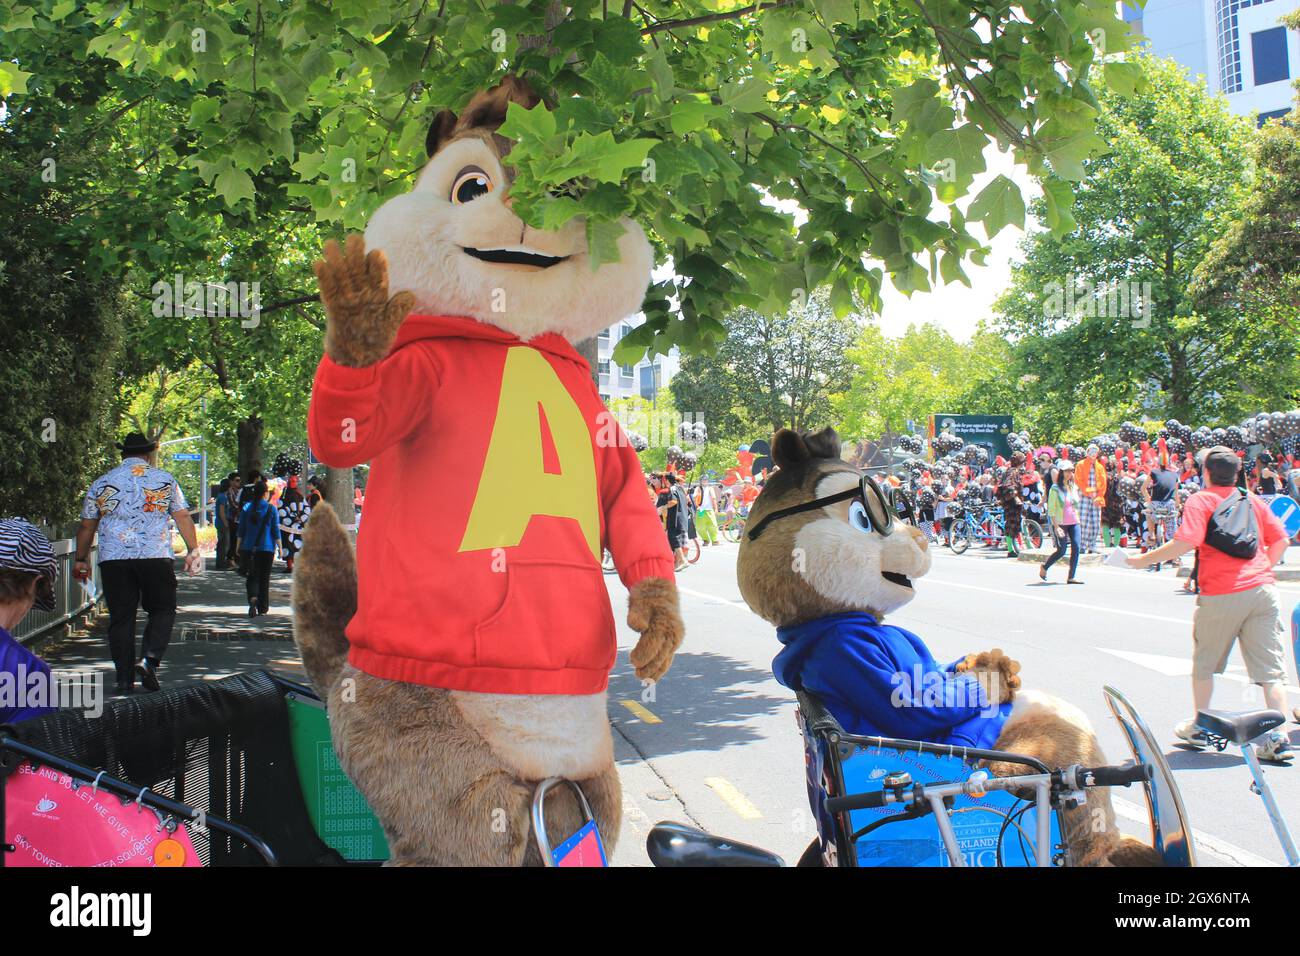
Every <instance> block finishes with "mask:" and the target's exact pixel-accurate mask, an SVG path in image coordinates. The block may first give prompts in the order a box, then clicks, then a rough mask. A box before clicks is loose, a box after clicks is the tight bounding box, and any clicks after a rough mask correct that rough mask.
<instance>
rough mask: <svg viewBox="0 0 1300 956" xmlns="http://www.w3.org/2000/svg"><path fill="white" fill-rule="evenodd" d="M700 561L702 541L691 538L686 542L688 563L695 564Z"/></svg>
mask: <svg viewBox="0 0 1300 956" xmlns="http://www.w3.org/2000/svg"><path fill="white" fill-rule="evenodd" d="M698 560H700V539H699V538H691V540H690V541H687V542H686V562H687V563H688V564H694V563H695V562H696V561H698Z"/></svg>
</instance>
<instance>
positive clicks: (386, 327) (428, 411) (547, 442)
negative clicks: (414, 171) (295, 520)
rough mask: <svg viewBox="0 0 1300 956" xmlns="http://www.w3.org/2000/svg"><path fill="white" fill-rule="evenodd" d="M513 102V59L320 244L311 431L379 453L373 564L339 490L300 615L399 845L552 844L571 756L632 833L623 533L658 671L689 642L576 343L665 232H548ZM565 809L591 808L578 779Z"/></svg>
mask: <svg viewBox="0 0 1300 956" xmlns="http://www.w3.org/2000/svg"><path fill="white" fill-rule="evenodd" d="M511 102H514V103H519V104H521V105H522V106H524V107H525V108H531V107H533V106H534V105H536V104H537V103H538V98H537V96H536V95H535V94H534V93H533V91H532V90H530V89H529V88H528V87H527V86H526V85H525V84H524V83H523V82H522V81H520V80H517V79H515V78H513V77H507V78H506V79H504V80H503V81H502V82H501V83H500V84H498V85H497V86H495V87H493V88H492V89H490V90H487V91H486V92H481V93H479V94H477V95H476V96H475V97H474V98H473V99H472V100H471V101H470V103H469V105H468V106H467V107H466V108H465V109H464V110H463V111H462V112H461V114H460V116H459V117H457V116H456V115H454V114H453V113H451V112H450V111H443V112H442V113H440V114H439V115H438V117H437V118H436V119H435V120H434V122H433V126H432V128H431V129H430V131H429V136H428V141H427V147H428V154H429V157H430V158H429V161H428V164H427V165H426V166H425V167H424V169H423V171H422V172H421V173H420V175H419V178H418V179H417V181H416V184H415V187H414V189H413V190H412V191H411V192H409V193H407V194H405V195H403V196H399V197H397V198H395V199H392V200H390V201H389V202H387V203H385V204H384V205H383V206H382V207H381V208H380V209H379V210H378V211H376V212H375V214H374V216H373V217H372V218H371V220H370V223H369V224H368V226H367V228H366V234H365V240H364V242H363V241H362V239H361V237H360V236H350V237H349V238H348V240H347V243H346V245H345V246H344V247H343V248H342V249H339V247H338V246H337V245H336V244H334V243H333V242H330V243H327V244H326V246H325V257H324V260H323V261H322V262H318V263H317V264H316V275H317V278H318V279H319V281H320V290H321V300H322V301H323V302H324V304H325V310H326V314H327V316H328V326H327V330H326V335H325V355H324V357H323V358H322V359H321V363H320V367H319V369H318V370H317V373H316V381H315V385H314V387H313V390H312V398H311V410H310V414H309V420H308V429H309V433H310V436H311V445H312V449H313V450H314V451H315V453H316V454H317V455H318V456H319V457H320V458H321V460H323V461H324V462H326V463H327V464H329V465H331V466H334V467H351V466H353V465H356V464H358V463H361V462H365V461H370V462H371V463H372V467H371V473H370V482H369V488H368V493H367V496H366V505H365V521H364V522H362V525H361V529H360V532H359V534H358V540H357V556H356V564H355V566H354V564H353V559H352V554H351V549H350V547H349V544H348V540H347V537H346V534H345V532H344V530H343V529H342V528H341V526H340V525H339V522H338V520H337V519H336V518H335V516H334V515H333V513H332V512H331V511H329V509H324V508H322V509H317V510H316V511H315V512H314V513H313V515H312V518H311V521H310V523H309V524H308V527H307V531H306V534H305V540H304V545H303V551H302V554H301V556H300V557H299V564H298V569H297V571H296V573H295V593H294V611H295V615H296V622H295V637H296V639H297V641H298V646H299V648H300V649H301V651H302V655H303V662H304V664H305V666H306V668H307V672H308V674H309V675H310V677H311V680H312V683H313V684H314V685H315V686H316V688H317V690H318V691H319V692H320V694H321V696H322V697H325V698H327V704H328V710H329V715H330V724H331V733H332V736H333V739H334V746H335V749H336V750H337V751H338V755H339V759H340V761H341V763H342V765H343V768H344V770H345V771H346V772H347V774H348V776H349V777H351V778H352V780H353V782H354V783H355V784H356V785H357V787H358V788H359V789H360V790H361V792H362V793H363V794H364V795H365V797H366V799H367V800H368V801H369V803H370V805H371V807H372V808H373V809H374V811H375V814H376V815H377V816H378V818H379V820H380V822H381V823H382V824H383V827H384V830H385V833H386V834H387V836H388V841H389V847H390V850H391V853H392V861H393V862H394V863H403V864H452V865H465V864H470V865H519V864H521V863H536V862H539V860H540V856H539V853H538V851H537V849H536V847H535V846H534V841H533V840H532V839H531V838H530V827H529V808H530V805H531V801H532V797H533V793H534V789H535V785H536V784H537V782H539V781H541V780H543V779H545V778H548V777H553V776H559V777H565V778H568V779H571V780H575V781H578V782H579V783H580V785H581V786H582V789H583V791H584V792H585V794H586V797H587V799H588V800H589V802H590V803H591V805H592V808H593V810H594V812H595V815H596V819H597V822H598V824H599V826H600V830H601V833H602V836H603V838H604V841H605V844H606V847H607V849H608V848H612V845H613V842H614V840H615V838H616V837H617V834H618V827H619V821H620V813H621V791H620V788H619V783H618V777H617V774H616V772H615V769H614V757H613V743H612V739H611V734H610V728H609V722H608V718H607V716H606V711H605V688H606V684H607V681H608V676H609V672H610V669H611V667H612V666H613V663H614V659H615V655H616V650H617V648H616V643H615V630H614V619H613V614H612V612H611V609H610V604H609V597H608V594H607V592H606V590H605V584H604V580H603V576H602V574H601V567H600V565H601V554H602V550H603V549H604V548H608V549H609V551H610V553H611V554H612V555H613V556H614V560H615V562H616V564H617V567H618V571H619V575H620V577H621V578H622V581H623V583H624V584H625V585H626V586H627V587H628V588H629V589H630V595H629V610H628V623H629V624H630V625H631V626H632V628H633V629H635V630H637V631H639V632H640V635H641V636H640V640H639V641H638V643H637V645H636V648H635V649H634V650H633V651H632V654H631V661H632V664H633V665H634V667H635V668H636V674H637V676H638V677H641V678H643V679H651V680H657V679H658V678H660V677H662V676H663V675H664V673H665V672H666V671H667V670H668V667H669V665H670V664H671V662H672V658H673V653H674V651H675V650H676V649H677V647H678V646H679V645H680V643H681V640H682V630H683V629H682V621H681V617H680V613H679V611H678V599H677V591H676V587H675V585H674V583H673V559H672V555H671V553H670V552H669V550H668V544H667V540H666V538H665V537H664V533H663V529H662V527H661V526H660V524H659V522H658V519H657V516H656V514H655V511H654V509H653V507H652V505H651V503H650V502H649V501H648V500H647V498H646V494H645V484H644V481H643V479H642V476H641V466H640V463H639V461H638V459H637V457H636V454H635V452H634V451H633V449H632V448H631V447H629V445H628V443H627V441H626V440H625V438H624V436H623V433H622V432H621V431H620V430H619V428H618V426H617V424H616V423H615V422H614V421H613V420H612V417H611V416H610V415H609V413H608V412H607V411H605V409H604V407H603V405H602V404H601V401H600V398H599V396H598V394H597V392H596V388H595V386H594V384H593V383H592V380H591V373H590V369H589V367H588V365H587V363H586V362H585V361H584V360H583V359H582V358H581V357H580V356H579V355H578V353H577V352H576V351H575V350H574V348H573V346H572V345H571V344H570V343H572V342H574V341H577V340H580V339H584V338H588V337H590V336H593V335H595V334H596V333H597V332H598V331H599V330H601V329H604V328H607V327H608V326H610V325H612V324H614V323H615V322H617V321H618V320H619V319H621V318H623V317H625V316H627V315H629V314H632V313H634V312H635V311H636V310H637V309H638V308H639V306H640V304H641V300H642V296H643V295H644V293H645V289H646V286H647V284H648V282H649V278H650V267H651V261H652V257H651V252H650V247H649V244H648V243H647V241H646V238H645V234H644V233H643V232H642V230H641V229H640V227H639V226H637V224H636V223H634V222H632V221H631V220H627V219H625V220H623V226H624V230H625V231H624V233H623V235H622V237H621V238H620V239H619V242H618V247H619V261H618V262H613V263H605V264H602V265H601V266H600V267H599V268H597V269H595V270H593V269H592V267H591V263H590V261H589V259H588V256H587V248H586V238H585V229H584V224H583V222H582V221H580V220H573V221H571V222H570V223H568V225H566V226H565V227H564V228H562V229H560V230H558V231H554V232H542V231H538V230H536V229H533V228H532V227H530V226H527V225H525V224H524V222H523V221H522V220H521V219H520V218H519V217H518V216H516V215H515V214H514V212H513V211H512V210H511V199H510V195H509V188H510V183H511V180H512V174H511V169H510V167H509V165H508V153H509V150H510V142H509V141H508V140H506V139H504V138H503V137H501V136H500V135H498V134H497V133H496V130H497V128H498V127H499V126H500V125H501V123H502V122H503V121H504V120H505V116H506V106H507V104H508V103H511ZM367 249H369V250H370V251H369V252H367V251H366V250H367ZM345 626H346V633H345V630H344V628H345ZM547 817H548V820H549V822H550V829H551V833H552V834H553V835H556V836H558V837H567V836H568V835H569V834H571V833H573V832H574V831H575V830H577V829H578V827H579V824H580V822H581V817H580V816H579V813H578V809H577V804H576V801H575V799H574V797H573V796H572V794H571V792H570V791H569V790H568V788H564V787H557V788H553V789H552V791H551V793H550V795H549V796H548V797H547Z"/></svg>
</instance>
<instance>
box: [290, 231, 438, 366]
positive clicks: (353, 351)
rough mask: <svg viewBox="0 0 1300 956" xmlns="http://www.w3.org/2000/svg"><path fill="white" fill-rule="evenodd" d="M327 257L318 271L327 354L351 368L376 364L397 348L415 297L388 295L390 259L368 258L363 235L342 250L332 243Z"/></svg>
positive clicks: (315, 267)
mask: <svg viewBox="0 0 1300 956" xmlns="http://www.w3.org/2000/svg"><path fill="white" fill-rule="evenodd" d="M324 254H325V258H324V259H318V260H317V261H316V262H315V263H314V264H313V265H312V269H313V270H314V271H315V273H316V281H317V282H319V283H320V298H321V302H322V303H324V305H325V354H326V355H328V356H329V357H330V358H332V359H333V360H334V361H335V362H337V363H338V364H340V365H346V366H349V367H351V368H364V367H365V366H367V365H373V364H374V363H376V362H378V361H379V360H380V359H381V358H383V357H384V356H385V355H387V354H388V350H389V349H390V348H392V345H393V340H394V339H395V338H397V328H398V326H400V325H401V324H402V320H403V319H404V318H406V314H407V313H408V312H410V311H411V307H412V306H414V305H415V296H414V295H412V294H411V293H410V292H399V293H397V295H395V296H393V297H392V298H391V299H390V298H389V297H388V257H387V256H385V255H384V253H383V250H381V249H373V250H371V252H370V254H369V255H366V241H365V240H364V239H363V238H361V236H358V235H351V236H348V239H347V243H346V245H344V247H343V248H342V249H341V250H340V249H339V244H338V243H337V242H335V241H334V240H333V239H331V240H329V241H328V242H326V243H325V249H324Z"/></svg>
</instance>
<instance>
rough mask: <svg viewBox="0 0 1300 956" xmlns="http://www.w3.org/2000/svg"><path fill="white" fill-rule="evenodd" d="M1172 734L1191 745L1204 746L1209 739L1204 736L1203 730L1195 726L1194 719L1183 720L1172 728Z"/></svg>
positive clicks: (1207, 743)
mask: <svg viewBox="0 0 1300 956" xmlns="http://www.w3.org/2000/svg"><path fill="white" fill-rule="evenodd" d="M1174 735H1175V736H1176V737H1177V738H1178V739H1179V740H1181V741H1182V742H1183V743H1185V744H1190V745H1191V746H1193V747H1206V746H1208V745H1209V743H1210V739H1209V738H1208V737H1206V736H1205V731H1203V730H1202V729H1201V728H1200V727H1197V726H1196V719H1195V718H1192V719H1191V720H1184V721H1183V722H1182V723H1180V724H1179V725H1178V726H1177V727H1175V728H1174Z"/></svg>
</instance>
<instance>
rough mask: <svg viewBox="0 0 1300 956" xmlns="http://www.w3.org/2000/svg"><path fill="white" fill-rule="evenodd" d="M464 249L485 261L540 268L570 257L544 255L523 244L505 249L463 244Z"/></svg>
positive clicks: (546, 267) (466, 252)
mask: <svg viewBox="0 0 1300 956" xmlns="http://www.w3.org/2000/svg"><path fill="white" fill-rule="evenodd" d="M462 249H463V250H464V252H465V254H466V255H470V256H473V257H474V258H475V259H482V260H483V261H484V262H497V263H501V264H503V265H511V266H537V267H538V268H540V269H549V268H550V267H551V266H553V265H555V264H556V263H557V262H563V261H564V260H565V259H567V258H569V257H568V256H544V255H542V254H541V253H540V252H530V251H529V250H528V249H526V248H524V247H523V246H510V247H507V248H503V249H471V248H470V247H469V246H463V247H462Z"/></svg>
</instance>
